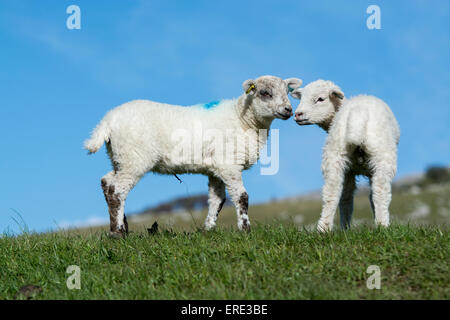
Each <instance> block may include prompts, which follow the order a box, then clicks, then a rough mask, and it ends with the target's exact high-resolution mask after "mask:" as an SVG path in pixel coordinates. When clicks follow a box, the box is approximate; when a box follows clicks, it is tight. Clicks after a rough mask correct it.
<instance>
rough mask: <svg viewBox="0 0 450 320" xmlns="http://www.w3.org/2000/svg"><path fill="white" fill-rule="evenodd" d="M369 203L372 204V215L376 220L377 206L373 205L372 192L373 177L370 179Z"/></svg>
mask: <svg viewBox="0 0 450 320" xmlns="http://www.w3.org/2000/svg"><path fill="white" fill-rule="evenodd" d="M369 187H370V191H369V202H370V208H371V209H372V215H373V218H374V219H375V205H374V204H373V191H372V177H369Z"/></svg>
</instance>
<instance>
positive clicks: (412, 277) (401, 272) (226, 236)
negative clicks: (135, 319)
mask: <svg viewBox="0 0 450 320" xmlns="http://www.w3.org/2000/svg"><path fill="white" fill-rule="evenodd" d="M449 250H450V236H449V230H448V228H447V227H445V226H442V227H436V226H408V225H393V226H392V227H389V228H388V229H383V228H380V229H376V228H371V227H367V226H359V227H357V228H353V229H352V230H350V231H348V232H342V231H335V232H332V233H329V234H319V233H317V232H311V231H307V230H299V229H298V227H297V226H296V225H294V224H287V225H286V224H284V225H282V224H278V225H274V224H272V225H262V224H260V225H257V226H254V227H253V230H252V232H251V233H249V234H246V233H240V232H237V231H235V230H231V229H225V230H224V229H219V230H218V231H213V232H207V233H205V232H200V231H195V232H189V233H188V232H172V231H167V230H165V231H162V232H159V233H158V234H156V235H153V236H150V235H148V234H146V233H144V232H138V231H135V232H132V233H131V234H130V236H129V237H128V238H127V239H124V240H123V239H120V240H114V239H110V238H108V237H107V236H106V235H105V233H104V232H102V231H95V232H91V233H84V234H80V233H76V232H60V233H49V234H24V235H22V236H18V237H9V236H4V237H1V238H0V298H2V299H5V298H6V299H13V298H14V295H15V294H16V292H17V291H18V290H19V288H21V287H22V286H24V285H27V284H33V285H37V286H40V287H41V288H42V292H41V293H39V294H37V295H36V296H35V298H36V299H449V298H450V276H449V271H450V270H449V265H450V261H449V257H450V256H449V252H450V251H449ZM69 265H78V266H80V268H81V290H68V289H67V287H66V279H67V277H68V276H69V274H66V268H67V267H68V266H69ZM369 265H378V266H379V267H380V269H381V289H380V290H369V289H367V287H366V280H367V278H368V277H369V274H367V273H366V270H367V267H368V266H369Z"/></svg>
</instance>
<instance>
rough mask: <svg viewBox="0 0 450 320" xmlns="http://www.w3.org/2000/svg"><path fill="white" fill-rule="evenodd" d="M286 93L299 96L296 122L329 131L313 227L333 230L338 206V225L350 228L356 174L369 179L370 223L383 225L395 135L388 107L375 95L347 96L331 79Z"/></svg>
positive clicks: (396, 127)
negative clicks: (320, 205) (318, 209)
mask: <svg viewBox="0 0 450 320" xmlns="http://www.w3.org/2000/svg"><path fill="white" fill-rule="evenodd" d="M291 94H292V96H293V97H294V98H297V99H300V104H299V106H298V108H297V110H296V111H295V117H294V120H295V121H296V122H297V124H299V125H311V124H317V125H318V126H319V127H321V128H322V129H323V130H325V131H326V132H327V133H328V137H327V140H326V143H325V146H324V148H323V156H322V173H323V176H324V180H325V183H324V186H323V190H322V200H323V208H322V213H321V216H320V220H319V222H318V227H317V228H318V230H319V231H330V230H332V228H333V220H334V215H335V213H336V209H337V206H338V205H339V213H340V224H341V228H342V229H347V228H349V227H350V221H351V218H352V213H353V194H354V191H355V189H356V184H355V177H356V176H357V175H364V176H366V177H368V178H369V182H370V188H371V191H370V196H369V199H370V204H371V207H372V211H373V213H374V218H375V223H376V224H377V225H381V226H388V225H389V211H388V209H389V204H390V202H391V182H392V179H393V177H394V176H395V173H396V170H397V148H398V143H399V138H400V129H399V125H398V123H397V121H396V119H395V117H394V114H393V113H392V111H391V109H390V108H389V107H388V106H387V104H386V103H384V102H383V101H382V100H380V99H378V98H376V97H374V96H367V95H360V96H356V97H353V98H350V99H348V100H347V99H346V98H345V97H344V93H343V92H342V90H341V89H340V88H339V87H338V86H337V85H336V84H334V83H333V82H331V81H324V80H317V81H314V82H312V83H309V84H308V85H307V86H305V87H304V88H297V89H295V90H294V91H292V92H291Z"/></svg>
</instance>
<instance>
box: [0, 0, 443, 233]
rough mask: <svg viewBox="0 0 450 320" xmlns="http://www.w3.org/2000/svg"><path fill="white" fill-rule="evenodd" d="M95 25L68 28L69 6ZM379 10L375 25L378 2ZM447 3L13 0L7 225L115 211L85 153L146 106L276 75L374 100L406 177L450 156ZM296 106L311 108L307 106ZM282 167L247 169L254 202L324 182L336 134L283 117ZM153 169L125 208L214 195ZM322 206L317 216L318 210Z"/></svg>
mask: <svg viewBox="0 0 450 320" xmlns="http://www.w3.org/2000/svg"><path fill="white" fill-rule="evenodd" d="M71 4H76V5H78V6H80V8H81V19H82V22H81V30H68V29H67V28H66V19H67V17H68V14H66V8H67V6H69V5H71ZM370 4H377V5H379V6H380V8H381V27H382V29H381V30H368V29H367V27H366V19H367V16H368V15H367V14H366V8H367V7H368V5H370ZM449 13H450V2H448V1H438V0H436V1H425V0H423V1H364V0H361V1H334V0H333V1H317V0H314V1H312V0H311V1H301V0H296V1H261V0H259V1H106V0H103V1H87V0H82V1H81V0H71V1H50V0H46V1H44V0H40V1H5V0H1V1H0V43H1V47H0V61H1V67H0V70H1V71H0V93H1V101H2V102H1V106H0V136H1V137H2V139H0V150H1V151H0V152H1V157H0V169H1V179H0V195H1V196H0V199H1V201H0V232H1V231H7V230H9V231H17V230H18V227H17V225H16V223H15V222H14V221H13V219H12V217H14V218H17V215H16V214H15V213H14V211H17V212H19V213H20V214H21V216H22V217H23V219H24V221H25V223H26V224H27V225H28V227H29V228H30V229H32V230H37V231H44V230H48V229H55V228H56V227H57V225H58V224H59V225H67V224H68V223H69V224H70V223H72V224H77V223H81V222H86V221H96V220H99V219H107V217H108V214H107V207H106V204H105V201H104V198H103V194H102V192H101V189H100V178H101V176H102V175H104V174H105V173H106V172H107V171H109V170H110V167H109V166H110V164H109V161H108V159H107V156H106V154H105V152H104V149H102V150H101V151H100V152H99V153H98V154H96V155H94V156H87V155H86V152H85V151H84V150H83V149H82V143H83V140H84V139H86V138H87V137H88V136H89V134H90V132H91V130H92V128H93V127H94V126H95V125H96V124H97V122H98V121H99V120H100V119H101V118H102V117H103V115H104V114H105V112H106V111H107V110H109V109H111V108H113V107H115V106H117V105H119V104H121V103H123V102H126V101H129V100H132V99H137V98H139V99H151V100H156V101H162V102H167V103H174V104H184V105H189V104H195V103H201V102H208V101H212V100H217V99H220V98H232V97H236V96H239V95H240V94H241V90H242V89H241V84H242V82H243V81H244V80H246V79H248V78H254V77H258V76H260V75H265V74H272V75H276V76H279V77H300V78H302V79H303V80H304V82H305V83H308V82H310V81H313V80H316V79H318V78H323V79H330V80H333V81H335V82H336V83H338V84H339V85H340V86H341V88H342V89H343V90H344V92H345V93H346V95H347V96H351V95H356V94H359V93H367V94H373V95H376V96H378V97H380V98H382V99H383V100H385V101H386V102H387V103H388V104H389V105H390V106H391V108H392V109H393V111H394V113H395V114H396V116H397V118H398V121H399V123H400V126H401V130H402V136H401V141H400V151H399V170H398V177H401V176H404V175H408V174H412V173H416V172H419V171H422V170H423V169H424V168H425V167H426V166H427V165H429V164H435V163H437V164H448V163H449V161H448V160H449V159H450V151H449V150H450V143H449V141H450V130H449V120H450V106H449V101H450V94H449V87H450V74H449V70H450V54H449V49H450V40H449V31H450V17H449ZM293 103H294V108H295V107H296V105H297V102H296V101H295V100H293ZM274 128H279V129H280V140H281V145H280V171H279V173H278V174H277V175H274V176H261V175H260V174H259V165H257V166H256V167H254V168H253V169H252V170H250V171H248V172H246V173H245V175H244V177H245V181H244V182H245V185H246V187H247V189H248V191H249V194H250V202H251V203H255V202H261V201H266V200H269V199H271V198H274V197H276V198H280V197H286V196H291V195H296V194H300V193H303V192H307V191H310V190H314V189H318V188H320V187H321V185H322V177H321V172H320V160H321V149H322V145H323V142H324V139H325V134H324V132H322V131H321V130H320V129H319V128H317V127H312V126H310V127H299V126H297V125H296V124H295V123H294V121H293V120H292V119H290V120H288V121H285V122H283V121H281V120H276V121H275V122H274ZM182 179H183V180H184V181H185V184H179V182H178V181H177V180H176V179H175V178H174V177H172V176H155V175H153V174H149V175H147V176H146V177H145V178H144V179H143V180H142V181H141V182H140V183H139V184H138V186H137V187H136V188H135V189H134V190H133V191H132V192H131V194H130V196H129V198H128V201H127V211H129V212H130V211H131V212H132V211H137V210H140V209H143V208H144V207H146V206H149V205H153V204H156V203H158V202H160V201H164V200H168V199H171V198H173V197H177V196H184V195H186V186H187V188H188V190H189V193H190V194H196V193H200V192H206V191H207V186H206V184H207V179H206V178H205V177H203V176H193V175H190V176H187V175H185V176H183V177H182ZM318 214H319V213H318Z"/></svg>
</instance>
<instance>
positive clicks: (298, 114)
mask: <svg viewBox="0 0 450 320" xmlns="http://www.w3.org/2000/svg"><path fill="white" fill-rule="evenodd" d="M302 115H303V112H296V113H295V118H296V119H297V118H300V117H301V116H302Z"/></svg>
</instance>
